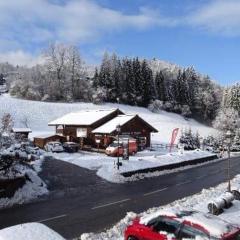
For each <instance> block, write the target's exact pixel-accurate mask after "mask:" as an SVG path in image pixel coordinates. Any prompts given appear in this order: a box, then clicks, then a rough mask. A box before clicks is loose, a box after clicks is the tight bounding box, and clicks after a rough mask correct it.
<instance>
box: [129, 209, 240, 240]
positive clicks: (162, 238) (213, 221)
mask: <svg viewBox="0 0 240 240" xmlns="http://www.w3.org/2000/svg"><path fill="white" fill-rule="evenodd" d="M124 237H125V240H166V239H179V240H181V239H197V238H201V239H214V240H217V239H226V240H239V239H240V228H239V227H238V226H233V225H231V224H230V223H228V222H225V221H223V220H222V219H220V218H219V217H217V216H214V215H210V214H204V213H201V212H197V211H178V210H172V209H167V210H160V211H158V212H155V213H153V214H149V215H147V216H144V217H142V218H136V219H135V220H134V221H133V223H132V224H131V225H130V226H128V227H127V228H126V230H125V233H124Z"/></svg>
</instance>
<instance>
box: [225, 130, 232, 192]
mask: <svg viewBox="0 0 240 240" xmlns="http://www.w3.org/2000/svg"><path fill="white" fill-rule="evenodd" d="M231 139H232V132H231V131H230V130H228V131H227V132H226V142H227V152H228V173H227V174H228V191H229V192H231V180H230V178H231V176H230V168H231V165H230V148H231Z"/></svg>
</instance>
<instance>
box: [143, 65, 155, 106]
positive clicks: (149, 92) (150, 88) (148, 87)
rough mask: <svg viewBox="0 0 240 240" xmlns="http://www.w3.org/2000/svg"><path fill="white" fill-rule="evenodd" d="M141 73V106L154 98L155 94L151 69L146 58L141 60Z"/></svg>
mask: <svg viewBox="0 0 240 240" xmlns="http://www.w3.org/2000/svg"><path fill="white" fill-rule="evenodd" d="M141 73H142V79H143V90H142V106H144V107H147V106H148V104H149V103H150V102H151V100H154V99H155V95H154V84H153V74H152V70H151V69H150V68H149V66H148V64H147V62H146V60H143V62H142V64H141Z"/></svg>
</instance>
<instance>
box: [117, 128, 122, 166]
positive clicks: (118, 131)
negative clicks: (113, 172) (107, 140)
mask: <svg viewBox="0 0 240 240" xmlns="http://www.w3.org/2000/svg"><path fill="white" fill-rule="evenodd" d="M116 130H117V139H118V150H117V169H118V170H119V166H120V162H119V134H120V131H121V126H120V124H118V125H117V127H116Z"/></svg>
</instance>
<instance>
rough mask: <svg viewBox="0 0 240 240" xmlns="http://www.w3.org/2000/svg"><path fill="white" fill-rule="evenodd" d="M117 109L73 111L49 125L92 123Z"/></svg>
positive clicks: (87, 124)
mask: <svg viewBox="0 0 240 240" xmlns="http://www.w3.org/2000/svg"><path fill="white" fill-rule="evenodd" d="M116 110H117V109H102V110H87V111H80V112H73V113H69V114H66V115H64V116H63V117H60V118H58V119H56V120H54V121H52V122H50V123H48V125H50V126H54V125H76V126H77V125H86V126H89V125H92V124H93V123H95V122H97V121H99V120H100V119H102V118H104V117H106V116H108V115H109V114H111V113H113V112H115V111H116Z"/></svg>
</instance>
